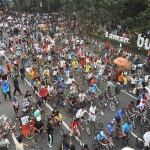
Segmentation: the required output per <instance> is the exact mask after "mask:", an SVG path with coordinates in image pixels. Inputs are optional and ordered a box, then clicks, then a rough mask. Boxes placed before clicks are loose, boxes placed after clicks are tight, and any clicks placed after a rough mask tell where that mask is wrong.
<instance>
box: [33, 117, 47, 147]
mask: <svg viewBox="0 0 150 150" xmlns="http://www.w3.org/2000/svg"><path fill="white" fill-rule="evenodd" d="M34 129H35V139H34V140H33V141H32V142H33V143H34V144H37V139H38V136H39V135H41V138H42V142H43V141H44V136H43V129H44V123H43V122H42V121H41V117H37V118H36V122H35V124H34Z"/></svg>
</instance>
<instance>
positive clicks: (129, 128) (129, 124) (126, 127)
mask: <svg viewBox="0 0 150 150" xmlns="http://www.w3.org/2000/svg"><path fill="white" fill-rule="evenodd" d="M129 132H132V122H131V121H127V122H126V123H125V124H123V126H122V133H123V134H124V136H128V133H129Z"/></svg>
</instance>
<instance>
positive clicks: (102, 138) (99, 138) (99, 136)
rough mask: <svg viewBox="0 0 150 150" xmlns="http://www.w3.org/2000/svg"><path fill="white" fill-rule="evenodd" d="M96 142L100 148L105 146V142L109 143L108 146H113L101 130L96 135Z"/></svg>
mask: <svg viewBox="0 0 150 150" xmlns="http://www.w3.org/2000/svg"><path fill="white" fill-rule="evenodd" d="M96 140H97V141H98V143H99V144H100V145H101V146H104V145H105V143H104V142H105V141H107V142H109V143H110V145H112V146H113V145H114V144H113V143H112V142H111V141H110V140H109V139H108V138H107V137H106V135H105V134H104V132H103V131H102V130H100V132H99V133H98V134H97V136H96Z"/></svg>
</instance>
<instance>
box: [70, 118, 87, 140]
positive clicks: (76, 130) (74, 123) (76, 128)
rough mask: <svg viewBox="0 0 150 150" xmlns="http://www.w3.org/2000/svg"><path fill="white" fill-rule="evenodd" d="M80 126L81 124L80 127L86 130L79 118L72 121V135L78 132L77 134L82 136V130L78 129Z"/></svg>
mask: <svg viewBox="0 0 150 150" xmlns="http://www.w3.org/2000/svg"><path fill="white" fill-rule="evenodd" d="M78 126H80V128H81V129H82V130H84V128H83V127H82V126H81V124H80V122H79V121H78V120H77V119H74V121H72V122H71V124H70V127H71V132H70V133H69V135H70V136H72V135H73V133H74V132H76V133H77V136H78V137H80V131H79V129H78Z"/></svg>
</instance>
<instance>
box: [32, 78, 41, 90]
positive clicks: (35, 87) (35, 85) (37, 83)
mask: <svg viewBox="0 0 150 150" xmlns="http://www.w3.org/2000/svg"><path fill="white" fill-rule="evenodd" d="M33 85H34V92H35V91H38V89H39V87H40V86H41V82H40V81H39V79H35V81H34V84H33Z"/></svg>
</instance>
